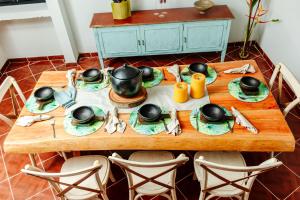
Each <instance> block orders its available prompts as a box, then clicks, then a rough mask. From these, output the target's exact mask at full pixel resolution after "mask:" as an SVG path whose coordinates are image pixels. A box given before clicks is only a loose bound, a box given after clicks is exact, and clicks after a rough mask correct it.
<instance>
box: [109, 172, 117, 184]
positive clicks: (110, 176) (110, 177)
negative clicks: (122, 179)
mask: <svg viewBox="0 0 300 200" xmlns="http://www.w3.org/2000/svg"><path fill="white" fill-rule="evenodd" d="M109 179H110V180H111V182H113V183H114V182H116V179H115V177H114V174H113V173H112V171H111V170H110V171H109Z"/></svg>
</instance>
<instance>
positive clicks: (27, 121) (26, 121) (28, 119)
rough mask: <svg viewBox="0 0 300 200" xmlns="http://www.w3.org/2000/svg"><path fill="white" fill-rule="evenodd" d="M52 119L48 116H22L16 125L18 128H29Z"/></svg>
mask: <svg viewBox="0 0 300 200" xmlns="http://www.w3.org/2000/svg"><path fill="white" fill-rule="evenodd" d="M52 118H53V117H52V116H49V115H36V116H23V117H20V118H19V119H18V120H17V122H16V124H17V125H18V126H24V127H26V126H31V125H32V124H33V123H35V122H40V121H45V120H49V119H52Z"/></svg>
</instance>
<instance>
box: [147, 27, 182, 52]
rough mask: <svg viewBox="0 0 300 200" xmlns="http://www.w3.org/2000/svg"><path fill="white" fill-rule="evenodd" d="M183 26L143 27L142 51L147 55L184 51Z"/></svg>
mask: <svg viewBox="0 0 300 200" xmlns="http://www.w3.org/2000/svg"><path fill="white" fill-rule="evenodd" d="M182 30H183V26H182V24H177V23H174V24H159V25H148V26H141V39H142V50H143V52H145V53H146V54H152V53H153V54H154V53H155V54H157V53H172V52H178V51H181V50H182Z"/></svg>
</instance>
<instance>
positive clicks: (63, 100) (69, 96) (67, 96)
mask: <svg viewBox="0 0 300 200" xmlns="http://www.w3.org/2000/svg"><path fill="white" fill-rule="evenodd" d="M75 76H76V70H75V69H71V70H68V71H67V75H66V77H67V79H68V88H67V89H66V90H65V91H61V92H58V91H55V92H54V98H55V100H56V101H57V102H58V103H59V104H60V105H61V106H62V107H64V108H69V107H71V106H72V105H74V104H75V103H76V102H75V98H76V93H77V91H76V88H75V83H74V79H75Z"/></svg>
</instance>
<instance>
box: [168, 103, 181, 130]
mask: <svg viewBox="0 0 300 200" xmlns="http://www.w3.org/2000/svg"><path fill="white" fill-rule="evenodd" d="M170 115H171V122H170V123H169V124H168V126H167V127H168V130H169V132H168V133H169V134H172V135H174V136H176V135H179V134H180V133H181V127H180V124H179V121H178V119H177V110H176V109H172V111H171V113H170Z"/></svg>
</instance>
